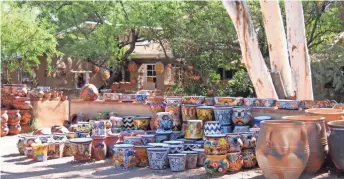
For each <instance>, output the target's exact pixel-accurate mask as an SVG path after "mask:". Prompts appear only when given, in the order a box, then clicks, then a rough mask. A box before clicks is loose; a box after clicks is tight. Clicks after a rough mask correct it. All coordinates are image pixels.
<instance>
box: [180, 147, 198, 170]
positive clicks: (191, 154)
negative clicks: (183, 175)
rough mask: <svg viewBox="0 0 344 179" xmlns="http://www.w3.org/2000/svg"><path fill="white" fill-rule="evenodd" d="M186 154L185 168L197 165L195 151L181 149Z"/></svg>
mask: <svg viewBox="0 0 344 179" xmlns="http://www.w3.org/2000/svg"><path fill="white" fill-rule="evenodd" d="M182 153H184V154H186V169H194V168H196V167H197V155H198V153H197V152H196V151H183V152H182Z"/></svg>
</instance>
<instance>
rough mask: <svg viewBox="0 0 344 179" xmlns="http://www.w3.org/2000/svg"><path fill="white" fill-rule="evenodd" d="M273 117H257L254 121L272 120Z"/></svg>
mask: <svg viewBox="0 0 344 179" xmlns="http://www.w3.org/2000/svg"><path fill="white" fill-rule="evenodd" d="M271 119H272V117H271V116H256V117H254V118H253V120H258V121H261V120H271Z"/></svg>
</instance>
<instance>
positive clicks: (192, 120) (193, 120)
mask: <svg viewBox="0 0 344 179" xmlns="http://www.w3.org/2000/svg"><path fill="white" fill-rule="evenodd" d="M187 121H188V122H202V120H198V119H190V120H187Z"/></svg>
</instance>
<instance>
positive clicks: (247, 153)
mask: <svg viewBox="0 0 344 179" xmlns="http://www.w3.org/2000/svg"><path fill="white" fill-rule="evenodd" d="M241 155H242V156H243V165H242V167H243V168H253V167H255V166H257V157H256V152H255V151H254V149H244V150H243V151H242V152H241Z"/></svg>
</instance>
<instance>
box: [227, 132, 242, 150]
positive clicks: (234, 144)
mask: <svg viewBox="0 0 344 179" xmlns="http://www.w3.org/2000/svg"><path fill="white" fill-rule="evenodd" d="M226 140H227V142H228V146H229V147H228V152H230V153H232V152H240V151H241V149H242V147H243V142H242V140H241V138H240V135H239V134H236V133H229V134H226Z"/></svg>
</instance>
